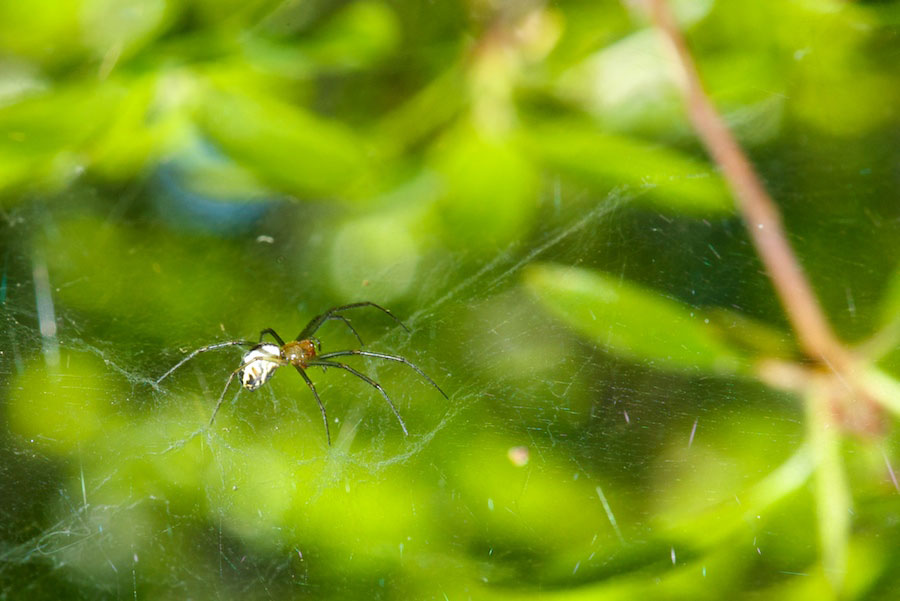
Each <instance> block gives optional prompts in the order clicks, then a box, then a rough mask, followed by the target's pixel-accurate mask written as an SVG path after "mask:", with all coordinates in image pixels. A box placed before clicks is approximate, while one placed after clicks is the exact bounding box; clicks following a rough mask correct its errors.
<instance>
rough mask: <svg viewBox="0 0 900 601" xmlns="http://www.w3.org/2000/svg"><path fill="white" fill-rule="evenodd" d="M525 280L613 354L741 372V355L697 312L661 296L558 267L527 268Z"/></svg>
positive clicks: (619, 281) (671, 366) (556, 312)
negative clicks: (739, 370)
mask: <svg viewBox="0 0 900 601" xmlns="http://www.w3.org/2000/svg"><path fill="white" fill-rule="evenodd" d="M524 280H525V285H526V286H527V287H528V288H529V289H530V290H531V291H532V293H534V294H535V296H536V297H537V298H538V300H540V301H541V303H542V304H543V305H544V306H545V307H546V308H547V310H548V311H550V312H551V313H552V314H554V315H556V316H557V317H558V318H560V319H562V320H563V321H564V322H565V323H567V324H568V325H569V326H570V327H572V328H573V329H574V330H575V331H577V332H579V333H580V334H582V335H583V336H586V337H587V338H588V339H590V340H592V341H593V342H595V343H596V344H598V345H600V346H602V347H604V348H606V349H608V350H609V351H610V352H611V353H613V354H616V355H621V356H623V357H627V358H630V359H634V360H639V361H644V362H647V364H648V365H651V366H654V367H659V368H668V369H698V370H703V371H711V372H714V373H731V372H735V371H737V370H738V369H739V368H740V364H741V361H740V358H739V356H738V354H737V352H736V351H735V350H734V349H732V348H730V347H729V346H728V345H727V344H725V343H724V342H723V341H722V340H721V339H720V338H719V336H718V335H717V332H716V330H715V329H714V327H713V326H711V325H710V324H709V323H707V320H705V319H703V318H702V317H700V313H699V312H698V311H695V310H692V309H691V308H690V307H688V306H686V305H683V304H681V303H679V302H677V301H674V300H671V299H669V298H666V297H664V296H662V295H661V294H660V293H658V292H654V291H651V290H648V289H645V288H641V287H639V286H637V285H635V284H631V283H628V282H625V281H623V280H622V279H621V278H615V277H611V276H608V275H605V274H602V273H600V272H596V271H590V270H587V269H581V268H577V267H568V266H564V265H554V264H535V265H531V266H529V267H528V268H527V269H526V270H525V274H524Z"/></svg>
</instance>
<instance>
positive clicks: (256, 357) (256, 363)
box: [238, 344, 283, 390]
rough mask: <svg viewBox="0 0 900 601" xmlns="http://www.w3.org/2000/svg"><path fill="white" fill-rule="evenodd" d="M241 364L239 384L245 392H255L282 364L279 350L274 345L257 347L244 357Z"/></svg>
mask: <svg viewBox="0 0 900 601" xmlns="http://www.w3.org/2000/svg"><path fill="white" fill-rule="evenodd" d="M241 364H242V365H243V366H244V368H243V369H241V372H240V374H238V377H240V379H241V384H242V385H243V387H244V388H246V389H247V390H256V389H257V388H259V387H260V386H262V385H263V384H265V383H266V382H267V381H268V380H269V378H271V377H272V374H274V373H275V370H276V369H278V368H279V367H280V366H281V365H282V364H283V363H282V361H281V349H280V348H278V346H276V345H274V344H260V345H257V346H255V347H253V348H252V349H250V351H249V352H248V353H247V354H246V355H244V357H243V359H241Z"/></svg>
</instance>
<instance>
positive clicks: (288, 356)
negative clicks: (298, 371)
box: [281, 340, 316, 367]
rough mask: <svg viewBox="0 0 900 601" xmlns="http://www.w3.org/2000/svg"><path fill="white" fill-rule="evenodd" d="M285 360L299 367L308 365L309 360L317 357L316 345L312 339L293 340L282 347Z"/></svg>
mask: <svg viewBox="0 0 900 601" xmlns="http://www.w3.org/2000/svg"><path fill="white" fill-rule="evenodd" d="M281 354H282V356H283V357H284V360H285V361H287V362H288V363H290V364H291V365H295V366H297V367H306V363H307V361H310V360H311V359H314V358H315V357H316V345H315V344H313V342H312V340H291V341H290V342H288V343H287V344H285V345H284V346H283V347H281Z"/></svg>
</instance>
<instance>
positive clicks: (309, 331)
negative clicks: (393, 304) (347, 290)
mask: <svg viewBox="0 0 900 601" xmlns="http://www.w3.org/2000/svg"><path fill="white" fill-rule="evenodd" d="M358 307H374V308H376V309H378V310H379V311H381V312H383V313H386V314H387V315H388V316H389V317H390V318H391V319H393V320H394V321H396V322H397V323H398V324H400V325H401V326H402V327H403V329H404V330H406V331H407V332H409V331H410V329H409V328H408V327H406V324H404V323H403V322H402V321H400V320H399V319H397V316H396V315H394V314H393V313H391V312H390V311H389V310H388V309H385V308H384V307H382V306H381V305H376V304H375V303H373V302H370V301H363V302H361V303H351V304H349V305H341V306H340V307H332V308H331V309H328V310H327V311H325V312H324V313H322V314H321V315H317V316H316V317H313V318H312V319H311V320H310V322H309V323H308V324H306V327H305V328H303V331H302V332H300V334H299V335H298V336H297V340H307V339H309V337H310V336H312V335H313V334H315V333H316V331H317V330H318V329H319V328H320V327H322V324H323V323H325V322H326V321H328V320H329V319H334V317H332V316H333V315H334V314H335V313H338V312H340V311H346V310H347V309H356V308H358Z"/></svg>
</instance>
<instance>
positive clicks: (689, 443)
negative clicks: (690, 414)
mask: <svg viewBox="0 0 900 601" xmlns="http://www.w3.org/2000/svg"><path fill="white" fill-rule="evenodd" d="M698 421H700V418H699V417H698V418H696V419H694V427H693V428H691V437H690V438H689V439H688V448H691V445H692V444H694V434H696V433H697V422H698Z"/></svg>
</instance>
